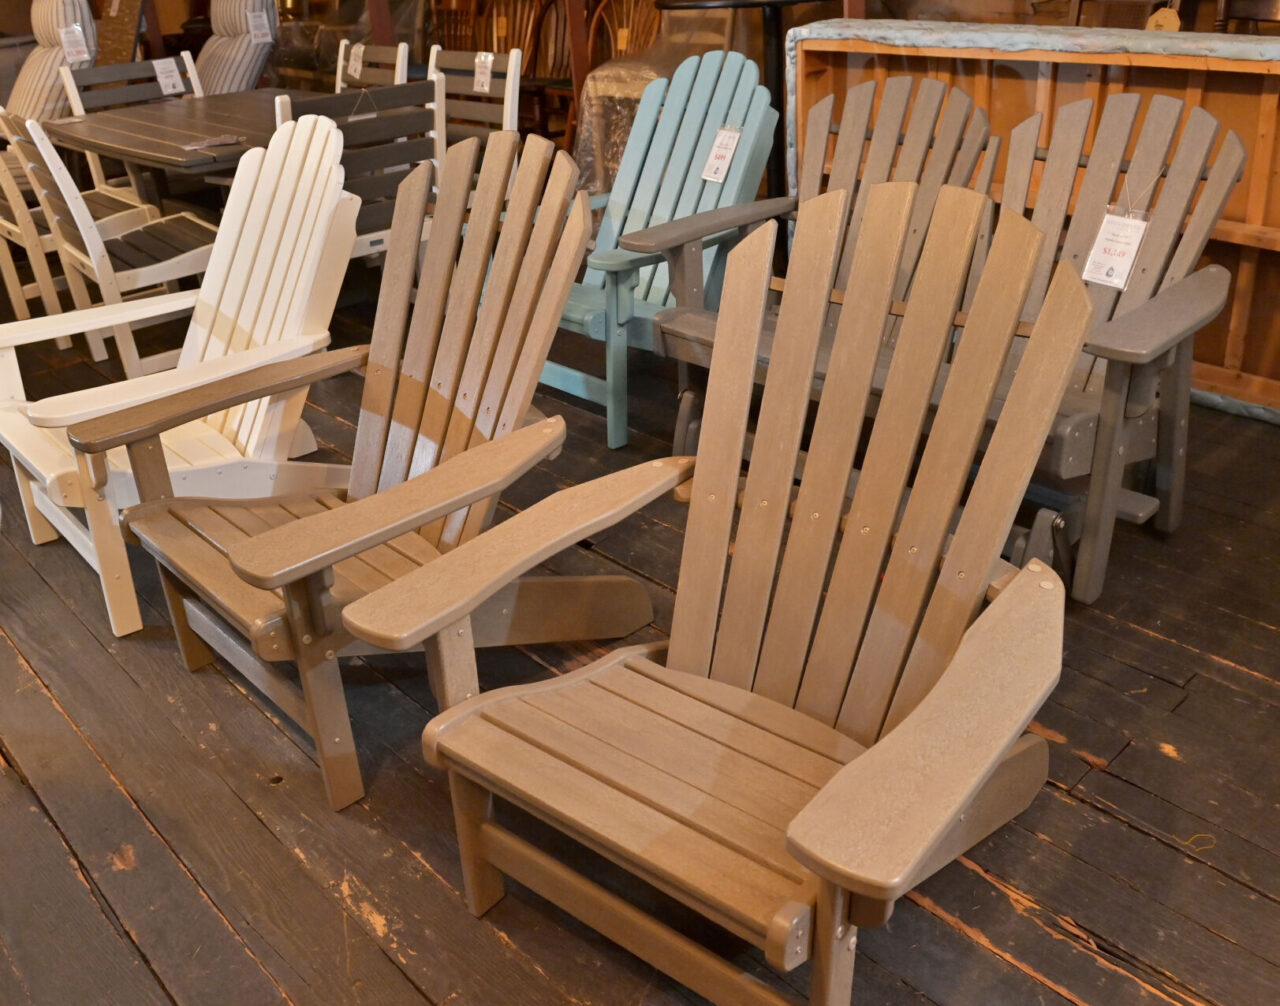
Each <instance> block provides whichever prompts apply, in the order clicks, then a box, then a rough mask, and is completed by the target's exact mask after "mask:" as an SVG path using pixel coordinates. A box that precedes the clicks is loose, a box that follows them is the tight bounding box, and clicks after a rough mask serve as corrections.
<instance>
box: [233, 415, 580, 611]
mask: <svg viewBox="0 0 1280 1006" xmlns="http://www.w3.org/2000/svg"><path fill="white" fill-rule="evenodd" d="M564 435H565V426H564V420H563V419H561V418H560V417H559V416H556V417H555V418H553V419H544V420H543V421H542V422H540V423H538V424H536V425H534V426H525V427H522V428H521V429H519V430H516V431H515V432H513V433H510V434H508V435H507V436H505V437H502V438H500V439H498V440H492V441H490V442H489V443H487V444H481V445H480V446H478V447H474V448H472V449H471V450H468V451H466V452H464V453H462V454H459V455H456V456H455V457H453V458H452V459H450V460H448V461H446V462H444V464H442V465H440V466H439V467H437V468H433V469H432V470H431V471H428V472H424V473H423V474H421V475H419V476H417V477H416V478H412V479H409V480H408V481H406V482H402V483H400V485H398V486H395V487H393V488H391V489H384V490H383V491H382V492H379V493H375V494H374V495H372V496H366V497H364V498H363V499H359V500H356V501H355V502H352V503H348V504H347V505H346V506H345V507H341V508H339V509H337V510H329V511H326V512H325V513H318V514H314V515H313V516H310V517H304V518H303V519H301V520H299V521H295V522H294V523H292V524H286V525H284V526H282V527H278V528H273V529H272V530H270V531H264V532H263V533H262V534H258V535H254V537H253V538H251V539H249V540H247V541H243V542H240V543H238V544H236V545H233V546H232V547H231V549H230V550H229V551H228V552H227V558H229V559H230V560H231V566H232V568H233V569H234V570H235V571H236V572H237V573H238V574H240V576H241V577H242V578H243V579H244V580H246V581H248V582H249V583H251V584H253V585H254V586H255V587H261V588H262V589H264V590H273V589H275V588H276V587H283V586H284V585H285V584H288V583H294V582H296V581H298V580H301V579H304V578H305V577H308V576H310V575H311V574H312V573H318V572H320V571H321V570H322V569H325V568H327V567H329V566H332V565H333V564H334V563H336V562H340V561H341V560H343V559H347V558H350V557H351V556H353V555H357V554H358V553H360V552H363V551H365V550H366V549H370V548H373V546H375V545H381V544H383V543H384V542H387V541H390V540H391V539H392V538H396V537H398V536H400V535H402V534H405V533H406V532H409V531H416V530H417V529H418V528H420V527H423V526H425V525H427V524H430V523H431V522H432V521H434V520H437V519H439V518H441V517H447V516H448V515H449V514H451V513H453V512H454V511H455V510H458V509H461V508H462V507H464V506H468V505H469V504H471V503H475V502H476V501H478V500H482V499H486V498H487V497H489V496H493V495H494V494H495V493H499V492H501V491H502V490H503V489H505V488H506V487H507V486H508V485H510V484H511V483H512V482H514V481H515V480H516V479H517V478H519V477H520V476H521V475H523V474H524V473H525V472H527V471H528V470H529V469H530V468H532V467H533V466H534V465H535V464H537V463H538V462H539V461H541V460H542V459H543V458H545V457H546V456H547V455H548V454H550V453H552V452H553V451H555V450H556V449H558V448H559V447H560V446H561V445H562V444H563V443H564Z"/></svg>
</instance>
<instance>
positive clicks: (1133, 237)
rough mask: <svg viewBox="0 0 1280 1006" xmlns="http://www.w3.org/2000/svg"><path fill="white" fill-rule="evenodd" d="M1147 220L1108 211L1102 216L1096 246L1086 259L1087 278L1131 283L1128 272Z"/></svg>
mask: <svg viewBox="0 0 1280 1006" xmlns="http://www.w3.org/2000/svg"><path fill="white" fill-rule="evenodd" d="M1146 232H1147V222H1146V220H1144V219H1142V217H1139V216H1124V215H1122V214H1119V213H1108V214H1107V215H1106V216H1104V217H1103V218H1102V226H1101V227H1099V228H1098V236H1097V238H1095V239H1094V242H1093V249H1092V250H1091V251H1090V252H1089V257H1088V259H1086V260H1085V263H1084V279H1085V281H1086V282H1088V283H1100V284H1102V285H1103V286H1110V287H1115V289H1117V290H1123V289H1124V288H1125V287H1126V286H1128V285H1129V274H1130V273H1131V272H1133V264H1134V262H1136V261H1137V259H1138V249H1139V248H1140V247H1141V246H1142V236H1143V235H1144V234H1145V233H1146Z"/></svg>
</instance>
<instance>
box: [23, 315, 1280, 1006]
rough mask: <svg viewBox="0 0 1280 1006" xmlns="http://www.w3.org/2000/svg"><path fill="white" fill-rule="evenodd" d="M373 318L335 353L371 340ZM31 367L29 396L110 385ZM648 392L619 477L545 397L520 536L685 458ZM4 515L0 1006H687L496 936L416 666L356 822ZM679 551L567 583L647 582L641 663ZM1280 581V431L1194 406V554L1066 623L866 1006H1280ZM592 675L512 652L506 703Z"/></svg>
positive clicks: (1155, 549)
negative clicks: (604, 478)
mask: <svg viewBox="0 0 1280 1006" xmlns="http://www.w3.org/2000/svg"><path fill="white" fill-rule="evenodd" d="M355 314H356V313H355V312H352V313H351V314H350V315H349V316H347V317H346V318H345V324H344V325H343V326H341V327H342V328H343V329H344V335H343V336H342V337H341V338H340V340H339V341H342V342H354V341H358V340H359V338H360V336H361V328H360V324H359V323H358V322H357V321H356V320H355ZM24 353H25V355H24V360H23V365H24V370H25V373H26V375H27V380H28V390H29V392H30V393H31V394H32V396H33V397H40V396H42V395H46V394H50V393H54V392H56V391H60V390H65V389H68V388H73V387H81V386H85V385H86V384H90V383H96V382H100V381H102V380H103V379H104V375H110V374H111V373H112V372H113V370H114V365H113V364H107V365H102V366H99V365H92V364H90V363H89V362H88V361H87V358H86V357H84V356H83V355H80V354H78V353H76V352H74V351H72V352H68V353H58V352H57V351H54V350H48V351H31V352H25V351H24ZM637 363H638V369H639V376H638V378H637V379H636V381H635V385H636V393H637V397H640V398H642V399H643V404H642V405H641V406H640V407H638V408H637V409H636V410H635V411H636V415H635V416H634V425H635V426H636V427H637V430H636V433H635V435H634V436H633V440H632V444H631V445H630V446H629V447H627V448H626V449H624V450H620V451H612V452H611V451H608V450H607V449H606V448H605V447H604V446H603V444H604V434H603V423H602V420H601V418H600V416H599V415H598V414H595V413H592V412H590V411H588V410H586V409H583V408H581V407H578V406H576V405H573V404H569V403H567V402H563V401H556V400H553V399H551V398H540V400H539V402H538V404H539V405H540V406H541V407H542V408H543V409H545V410H547V411H550V412H559V413H561V414H563V415H565V417H566V418H567V420H568V422H569V430H570V433H569V440H568V444H567V446H566V449H565V450H564V452H563V453H562V454H561V455H560V457H559V458H557V459H555V460H554V461H550V462H547V463H546V464H544V465H541V466H539V467H538V468H537V469H536V470H535V471H534V472H532V473H531V474H530V476H529V477H528V478H526V479H525V480H524V481H523V482H522V483H521V484H520V485H519V486H518V487H516V488H515V489H514V490H513V491H511V492H510V493H509V494H508V496H507V498H506V502H507V505H508V507H509V508H519V507H522V506H526V505H528V504H529V503H530V502H532V501H533V500H536V499H538V498H540V497H541V496H543V495H544V494H545V493H547V492H548V491H550V490H552V489H554V488H556V487H558V486H563V485H568V484H571V483H574V482H577V481H580V480H582V479H585V478H588V477H590V476H592V475H596V474H600V473H603V472H605V471H609V470H613V469H616V468H619V467H622V466H624V465H627V464H631V463H634V462H636V461H638V460H642V459H646V458H651V457H656V456H661V455H662V454H663V453H665V444H664V442H663V440H662V439H661V437H662V436H663V435H665V434H666V433H667V431H669V429H670V425H671V422H672V420H673V418H674V402H673V401H672V395H671V373H670V372H669V370H668V369H666V368H664V367H663V366H662V365H660V364H658V363H656V362H654V361H645V360H639V361H637ZM358 395H359V382H358V379H356V378H354V377H352V378H346V379H342V380H339V381H337V382H333V383H331V384H329V385H326V386H323V387H321V388H318V389H316V390H315V392H314V393H313V396H312V400H311V403H310V404H309V405H308V408H307V418H308V419H309V420H310V421H311V423H312V425H313V427H314V429H315V431H316V433H317V436H318V438H319V439H320V441H321V442H322V445H323V450H324V452H325V453H327V454H329V455H331V456H341V455H344V454H345V453H346V452H347V451H349V449H350V445H351V442H352V433H353V429H354V427H353V423H354V421H355V416H356V411H357V404H358ZM0 506H2V507H3V509H4V513H5V517H6V519H5V520H4V522H3V526H2V529H0V571H2V572H0V636H2V637H3V638H0V849H3V852H2V853H0V1003H5V1004H9V1003H25V1002H31V1003H38V1004H63V1003H91V1002H100V1003H130V1004H132V1003H150V1002H156V1003H164V1002H175V1003H233V1002H234V1003H237V1004H252V1003H268V1002H278V1001H290V1002H295V1003H318V1004H330V1006H334V1004H341V1003H378V1004H386V1003H402V1002H403V1003H420V1002H430V1003H438V1004H443V1003H478V1004H508V1003H510V1004H520V1006H524V1004H530V1006H538V1004H561V1003H573V1004H586V1003H595V1004H614V1003H617V1004H623V1003H628V1004H631V1003H644V1004H680V1003H689V1002H693V1001H696V1000H695V998H694V997H693V996H691V995H690V994H689V993H688V992H686V991H685V990H683V989H682V988H680V987H678V986H676V985H675V984H674V983H672V982H670V981H669V980H667V979H666V978H665V977H663V976H662V975H660V974H658V973H656V972H654V971H653V970H652V969H650V968H648V967H647V966H646V965H644V964H642V963H640V962H639V961H637V960H636V959H635V958H633V957H631V956H630V955H629V954H627V953H625V952H623V951H621V950H619V949H618V948H616V947H614V946H613V945H611V944H609V943H608V942H606V941H604V940H602V939H600V938H599V937H598V936H596V935H595V934H594V933H592V932H591V931H589V930H587V929H586V928H585V927H583V926H580V925H578V924H577V923H576V922H574V921H573V920H572V919H569V918H568V917H566V916H565V915H564V914H562V913H561V912H559V911H557V910H556V909H554V908H552V907H550V906H548V905H547V904H546V903H545V902H543V901H541V900H540V899H539V898H537V897H536V896H534V895H532V894H530V893H529V892H527V891H525V890H523V889H521V888H519V887H518V886H517V885H514V884H513V885H510V889H509V890H510V893H509V894H508V896H507V897H506V898H505V899H504V900H503V901H502V902H501V903H499V905H498V906H497V907H495V908H494V909H493V910H492V911H491V912H490V913H489V915H488V916H487V917H486V918H485V919H483V920H476V919H473V918H471V916H470V915H469V914H468V913H467V912H466V910H465V908H464V906H463V903H462V898H461V896H460V893H459V890H460V878H459V873H458V867H457V856H456V848H455V843H454V838H453V831H452V820H451V814H450V810H449V800H448V793H447V787H446V784H445V780H444V779H443V778H442V777H441V775H440V774H439V773H437V772H435V771H433V770H431V769H429V768H428V767H427V766H426V765H425V764H424V763H423V761H422V757H421V754H420V751H419V745H418V738H419V734H420V732H421V729H422V725H423V724H424V723H425V722H426V720H427V719H428V717H429V716H430V715H431V713H432V712H433V710H434V703H433V701H432V699H431V696H430V692H429V691H428V689H427V688H426V685H425V681H424V679H423V677H422V676H421V675H420V674H419V673H418V672H419V670H420V667H419V666H418V664H417V661H416V660H415V659H410V658H405V659H396V660H392V659H379V660H371V661H355V662H353V663H352V665H351V666H350V667H349V668H348V679H349V689H348V691H349V696H350V703H351V708H352V711H353V715H354V718H355V732H356V739H357V742H358V744H359V748H360V758H361V762H362V765H363V767H364V771H365V777H366V780H367V783H368V787H369V795H368V797H367V798H366V799H365V800H363V801H361V802H360V803H359V804H357V805H356V806H353V807H351V808H349V809H348V810H347V811H344V812H343V813H341V814H334V813H333V812H331V811H330V810H329V809H328V806H327V804H326V802H325V798H324V794H323V790H322V786H321V782H320V776H319V772H318V770H317V768H316V765H315V763H314V755H313V753H312V751H311V748H310V746H309V744H308V743H307V742H306V740H305V739H303V738H301V737H300V736H299V735H298V733H297V732H296V731H295V730H294V729H292V728H291V727H290V726H289V725H287V724H286V723H284V722H283V721H282V720H281V718H280V717H279V716H278V714H277V713H276V712H275V711H274V710H273V708H272V707H271V706H270V704H269V703H267V702H265V701H264V700H262V699H261V698H260V697H259V696H257V695H256V693H254V692H253V691H252V689H250V688H249V687H248V686H246V685H245V684H244V683H243V682H242V681H241V680H240V679H239V678H238V677H236V676H235V675H234V674H231V673H229V672H227V671H225V670H224V669H220V668H219V669H206V670H204V671H201V672H198V673H194V674H192V673H187V672H185V671H183V670H181V669H180V664H179V660H178V655H177V651H176V648H175V646H174V644H173V641H172V637H171V635H170V633H169V631H168V630H167V627H166V624H165V619H164V617H163V616H162V614H161V613H160V612H161V610H162V604H161V601H160V599H159V591H158V585H157V582H156V580H155V577H154V574H153V572H152V570H151V569H150V567H149V564H148V563H147V562H145V561H143V560H142V559H141V557H140V556H135V557H134V558H135V563H134V567H135V571H136V574H137V576H138V579H139V582H140V585H141V591H142V595H143V600H144V614H145V620H146V628H145V629H144V630H143V631H142V632H140V633H138V634H136V635H134V636H131V637H128V638H126V639H120V640H117V639H115V638H114V637H113V636H112V635H111V633H110V631H109V629H108V627H107V623H106V618H105V615H104V612H103V609H102V602H101V598H100V595H99V593H98V588H97V583H96V580H95V578H94V576H93V575H92V574H91V572H90V570H89V569H88V567H87V566H86V565H85V564H84V563H83V562H82V561H81V560H80V559H79V557H78V556H76V555H75V554H74V553H73V551H72V550H71V549H70V548H69V547H68V546H67V545H66V544H65V543H62V542H57V543H54V544H50V545H44V546H39V547H36V546H33V545H32V544H31V543H30V540H29V538H28V537H27V534H26V529H25V527H24V525H23V522H22V518H21V511H20V508H19V505H18V500H17V494H16V490H15V487H14V483H13V480H12V478H11V477H9V476H7V475H3V476H0ZM682 521H683V515H682V508H681V507H680V506H679V505H677V504H675V503H673V502H671V501H669V500H660V501H658V502H656V503H654V504H653V505H651V506H649V507H647V508H646V509H645V510H644V511H642V512H641V513H639V514H637V515H636V516H634V517H632V518H630V519H628V520H626V521H624V522H623V523H622V525H620V526H619V527H618V528H616V529H613V530H611V531H608V532H605V533H603V534H601V535H599V536H598V537H597V538H595V539H593V540H592V541H591V542H590V543H589V548H586V549H578V550H574V551H572V552H570V553H566V554H565V555H563V556H561V557H560V558H559V559H557V560H556V561H555V562H554V563H553V566H554V568H557V569H559V570H563V571H570V570H592V569H614V570H616V569H617V568H619V567H621V568H623V569H625V570H628V571H630V572H632V573H634V574H636V575H638V576H640V577H642V578H643V579H644V581H645V582H646V584H647V585H648V586H649V588H650V589H651V592H652V594H653V597H654V601H655V608H656V610H657V613H658V614H657V617H656V619H655V623H654V625H652V626H649V627H647V628H646V629H644V630H642V632H641V633H639V634H637V637H636V638H637V639H640V638H656V637H658V636H659V635H661V634H662V633H663V632H665V631H666V630H667V629H668V628H669V625H670V613H671V597H672V594H671V590H672V586H673V585H674V583H675V575H676V570H677V564H678V559H679V551H680V547H681V540H682V532H681V528H682ZM1278 583H1280V430H1277V429H1276V428H1274V427H1270V426H1266V425H1263V424H1261V423H1257V422H1253V421H1249V420H1244V419H1239V418H1234V417H1230V416H1226V415H1222V414H1219V413H1214V412H1209V411H1205V410H1201V409H1196V410H1195V411H1194V416H1193V431H1192V445H1191V494H1190V501H1189V506H1188V508H1187V519H1186V524H1185V526H1184V528H1183V529H1182V530H1180V531H1179V532H1178V533H1177V534H1176V535H1174V536H1172V537H1170V538H1168V539H1161V538H1160V537H1158V536H1156V535H1155V534H1153V533H1149V532H1147V531H1144V530H1141V529H1134V528H1131V527H1122V528H1121V529H1120V531H1119V533H1118V535H1117V539H1116V546H1115V551H1114V554H1113V557H1112V563H1111V572H1110V577H1109V579H1108V583H1107V588H1106V591H1105V593H1104V595H1103V597H1102V599H1101V601H1100V602H1099V603H1098V604H1097V605H1096V606H1094V607H1092V608H1085V607H1082V606H1078V605H1072V606H1071V608H1070V609H1069V612H1068V626H1067V651H1066V667H1065V668H1064V671H1063V678H1062V683H1061V685H1060V686H1059V688H1058V689H1057V691H1056V692H1055V694H1054V696H1053V698H1052V700H1051V701H1050V702H1049V704H1048V705H1047V706H1046V707H1045V709H1044V711H1043V713H1042V714H1041V716H1040V717H1039V718H1038V719H1037V721H1036V724H1035V727H1034V729H1036V730H1037V731H1038V732H1040V733H1041V734H1042V735H1043V736H1045V737H1046V738H1048V739H1049V740H1050V741H1051V742H1052V744H1051V746H1052V751H1053V761H1052V779H1051V780H1050V782H1049V784H1048V785H1046V786H1045V788H1044V790H1043V792H1042V793H1041V794H1040V796H1039V798H1038V799H1037V800H1036V801H1035V803H1034V804H1033V806H1032V807H1031V808H1030V809H1029V810H1028V811H1027V812H1026V813H1025V814H1023V815H1022V816H1021V817H1020V818H1019V819H1018V820H1017V821H1016V822H1015V823H1014V824H1013V825H1011V826H1009V827H1007V828H1005V829H1003V830H1002V831H1000V832H999V833H997V834H996V835H995V836H993V837H992V838H990V839H988V840H987V841H985V842H983V843H982V844H981V845H979V846H978V847H977V848H975V849H974V850H972V852H971V853H970V854H969V855H968V856H965V857H964V858H963V859H961V860H960V861H959V862H957V863H955V864H953V865H951V866H949V867H947V868H946V869H944V870H943V871H941V872H940V873H939V874H938V875H937V876H935V877H934V878H932V879H931V880H930V881H928V882H927V883H926V884H924V885H923V886H922V887H921V888H920V889H919V890H918V891H914V892H912V893H911V894H910V895H909V896H908V897H907V898H906V899H904V900H903V901H902V902H901V903H900V904H899V906H898V908H897V910H896V912H895V914H894V916H893V918H892V920H891V921H890V923H889V924H888V925H887V926H885V927H884V928H882V929H879V930H875V931H868V932H865V933H863V934H862V936H861V940H860V944H859V960H858V972H859V973H858V981H857V983H856V992H855V995H854V1001H855V1002H856V1003H866V1004H873V1003H917V1004H923V1003H929V1002H935V1003H947V1004H951V1003H955V1004H975V1006H978V1004H983V1006H987V1004H993V1003H994V1004H1002V1003H1010V1004H1026V1003H1054V1004H1062V1003H1075V1004H1091V1006H1092V1004H1097V1006H1110V1004H1130V1003H1132V1004H1163V1003H1175V1004H1193V1003H1218V1004H1241V1006H1246V1004H1247V1006H1252V1004H1264V1003H1274V1002H1280V816H1278V814H1277V800H1278V798H1280V758H1278V757H1277V751H1278V750H1280V748H1278V746H1277V743H1276V738H1277V736H1280V687H1278V686H1280V628H1278V627H1280V587H1277V584H1278ZM599 649H600V648H599V647H598V646H596V645H592V644H580V645H572V646H560V647H537V648H533V649H531V650H528V651H520V652H517V651H495V652H489V653H486V654H484V655H483V657H482V675H483V678H484V684H485V685H486V686H494V685H497V684H501V683H506V682H510V681H513V680H524V679H531V678H537V677H542V676H546V675H549V674H554V673H557V672H559V671H563V670H565V669H567V668H570V667H574V666H578V665H580V664H582V663H583V662H585V661H586V660H588V659H590V658H591V657H592V656H594V655H595V654H596V653H597V652H599ZM524 826H525V827H528V828H533V827H534V826H533V825H530V824H525V825H524ZM711 938H712V939H715V940H716V941H717V943H718V944H719V945H721V946H722V947H724V948H726V949H727V951H728V952H730V953H737V954H738V955H739V959H740V960H741V962H742V963H743V966H745V967H748V968H751V969H753V970H755V971H757V972H758V973H760V974H761V975H762V976H763V977H765V978H766V980H769V981H773V982H778V981H779V979H778V978H777V977H776V976H772V975H770V974H768V973H767V972H766V970H765V969H764V967H763V965H762V964H761V962H760V961H759V959H758V958H757V957H755V956H753V955H751V954H748V953H745V952H742V951H741V950H740V949H739V948H736V947H735V946H734V945H733V944H732V942H731V941H727V940H726V939H724V938H722V937H715V936H712V937H711ZM806 977H807V976H806V973H805V972H804V971H803V970H802V971H800V972H797V973H796V974H795V975H791V976H787V977H786V978H785V979H784V980H783V981H784V983H787V984H790V985H791V986H792V987H794V988H803V987H804V982H805V980H806Z"/></svg>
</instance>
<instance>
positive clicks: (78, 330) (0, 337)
mask: <svg viewBox="0 0 1280 1006" xmlns="http://www.w3.org/2000/svg"><path fill="white" fill-rule="evenodd" d="M199 296H200V291H199V290H182V291H180V292H178V293H164V294H161V295H160V296H158V297H146V298H143V299H141V300H126V301H125V302H124V303H122V304H101V305H99V306H98V307H86V308H82V309H80V310H78V311H66V312H64V313H62V314H52V315H47V316H45V317H43V318H28V319H27V320H26V321H11V322H10V323H9V324H7V325H0V349H12V348H13V347H14V346H26V345H29V344H30V343H33V342H46V341H48V340H49V339H61V338H63V337H65V336H69V335H81V334H83V333H84V332H93V331H96V330H97V329H100V328H110V327H111V326H113V325H129V324H134V323H136V322H139V321H148V320H157V321H158V320H160V319H161V318H162V317H163V316H164V315H178V314H185V313H188V312H190V311H191V310H192V309H193V308H194V307H195V306H196V300H197V299H198V298H199Z"/></svg>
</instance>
